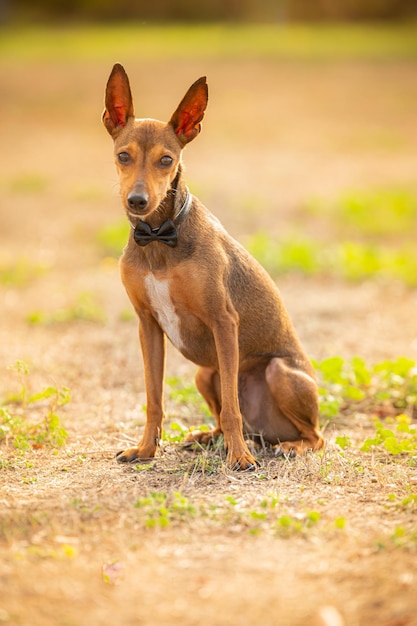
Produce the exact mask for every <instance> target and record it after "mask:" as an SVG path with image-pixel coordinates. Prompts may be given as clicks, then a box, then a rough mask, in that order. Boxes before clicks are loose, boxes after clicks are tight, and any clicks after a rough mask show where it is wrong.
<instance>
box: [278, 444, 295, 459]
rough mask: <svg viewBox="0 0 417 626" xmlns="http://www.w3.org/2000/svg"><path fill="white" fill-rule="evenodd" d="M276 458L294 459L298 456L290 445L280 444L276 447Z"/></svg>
mask: <svg viewBox="0 0 417 626" xmlns="http://www.w3.org/2000/svg"><path fill="white" fill-rule="evenodd" d="M274 453H275V456H283V457H284V458H286V459H293V458H294V457H295V456H297V452H296V451H295V450H294V448H293V447H291V444H290V443H282V444H281V443H279V444H278V445H276V446H274Z"/></svg>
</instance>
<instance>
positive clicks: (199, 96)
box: [169, 76, 208, 146]
mask: <svg viewBox="0 0 417 626" xmlns="http://www.w3.org/2000/svg"><path fill="white" fill-rule="evenodd" d="M207 101H208V88H207V82H206V77H205V76H202V77H201V78H199V79H198V80H197V81H196V82H195V83H194V84H193V85H191V87H190V88H189V90H188V91H187V93H186V94H185V96H184V98H183V99H182V100H181V102H180V104H179V106H178V108H177V110H176V111H175V113H174V114H173V116H172V117H171V119H170V121H169V123H170V124H171V126H172V127H173V128H174V131H175V134H176V135H177V137H178V141H179V142H180V144H181V145H182V146H185V144H187V143H188V142H189V141H192V140H193V139H194V138H195V137H197V135H198V133H199V132H200V130H201V124H200V122H201V120H202V119H203V117H204V111H205V110H206V106H207Z"/></svg>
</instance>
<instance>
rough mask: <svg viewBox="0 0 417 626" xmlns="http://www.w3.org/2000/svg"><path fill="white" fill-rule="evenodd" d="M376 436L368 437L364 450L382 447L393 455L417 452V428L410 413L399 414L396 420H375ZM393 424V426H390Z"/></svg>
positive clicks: (414, 453) (362, 448)
mask: <svg viewBox="0 0 417 626" xmlns="http://www.w3.org/2000/svg"><path fill="white" fill-rule="evenodd" d="M374 426H375V436H374V437H370V438H368V439H366V440H365V441H364V443H363V445H362V447H361V451H362V452H369V451H370V450H373V449H382V450H385V451H386V452H388V453H389V454H392V455H397V454H412V455H416V454H417V428H416V426H415V424H411V420H410V418H409V417H408V415H397V417H396V418H395V420H393V419H388V420H386V421H385V422H382V421H381V420H379V419H375V420H374ZM388 426H391V428H388Z"/></svg>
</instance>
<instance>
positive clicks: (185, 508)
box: [135, 491, 196, 528]
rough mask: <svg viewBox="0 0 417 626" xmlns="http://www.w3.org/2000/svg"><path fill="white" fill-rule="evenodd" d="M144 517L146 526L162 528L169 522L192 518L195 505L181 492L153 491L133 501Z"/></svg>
mask: <svg viewBox="0 0 417 626" xmlns="http://www.w3.org/2000/svg"><path fill="white" fill-rule="evenodd" d="M135 507H136V508H137V509H140V512H141V513H142V515H143V517H144V520H143V521H144V526H145V527H146V528H164V527H166V526H169V525H170V524H171V523H174V522H179V521H182V520H184V519H188V518H193V517H194V516H195V514H196V509H195V507H194V506H193V505H192V504H191V503H190V501H189V500H188V498H186V497H185V496H183V495H182V494H181V493H178V492H176V493H173V494H172V495H167V494H166V493H163V492H158V491H154V492H152V493H151V494H150V495H149V496H145V497H141V498H139V499H138V500H137V501H136V502H135Z"/></svg>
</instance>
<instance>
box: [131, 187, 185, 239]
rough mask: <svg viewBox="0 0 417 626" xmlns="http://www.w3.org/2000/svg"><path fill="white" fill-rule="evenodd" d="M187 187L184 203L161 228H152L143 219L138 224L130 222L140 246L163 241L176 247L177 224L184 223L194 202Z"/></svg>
mask: <svg viewBox="0 0 417 626" xmlns="http://www.w3.org/2000/svg"><path fill="white" fill-rule="evenodd" d="M185 189H186V196H185V200H184V203H183V205H182V207H181V208H180V210H179V211H178V213H177V214H176V215H175V216H174V217H173V219H172V220H171V219H168V220H165V222H163V223H162V224H161V226H160V227H159V228H151V227H150V226H149V224H148V223H147V222H144V221H143V220H139V221H138V223H137V224H136V226H133V224H132V223H130V225H131V227H132V229H133V237H134V240H135V242H136V243H137V244H138V245H139V246H142V247H143V246H146V245H148V244H149V243H151V242H152V241H161V242H162V243H165V244H166V245H168V246H170V247H171V248H175V246H176V245H177V241H178V237H177V230H176V226H179V225H180V224H182V222H183V221H184V220H185V219H186V217H187V215H188V213H189V212H190V209H191V204H192V195H191V194H190V192H189V189H188V187H186V188H185Z"/></svg>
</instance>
